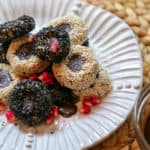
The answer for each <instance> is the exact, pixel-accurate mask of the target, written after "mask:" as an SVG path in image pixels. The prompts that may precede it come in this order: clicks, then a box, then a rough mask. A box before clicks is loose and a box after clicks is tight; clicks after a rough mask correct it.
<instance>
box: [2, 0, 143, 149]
mask: <svg viewBox="0 0 150 150" xmlns="http://www.w3.org/2000/svg"><path fill="white" fill-rule="evenodd" d="M71 10H72V11H74V12H75V13H76V14H78V15H79V16H81V18H82V19H83V20H84V21H85V22H86V24H87V26H88V27H89V38H90V46H91V47H92V48H93V51H94V53H95V56H96V57H97V59H98V60H99V62H101V63H102V64H103V65H104V66H105V67H106V68H107V70H108V72H109V74H110V78H111V81H112V85H113V91H112V92H111V93H110V94H109V96H108V97H107V98H106V99H105V100H104V102H103V103H102V104H101V105H100V106H98V108H97V109H95V110H94V111H93V112H92V113H91V114H90V115H88V116H80V115H79V114H77V115H75V116H74V117H72V118H70V119H69V120H68V121H67V125H66V126H63V127H62V128H61V129H60V130H57V132H55V133H54V134H49V133H47V134H44V135H41V136H39V135H33V134H30V133H28V134H24V133H22V132H21V131H20V130H19V129H18V127H16V126H14V125H12V124H9V123H7V122H6V120H5V118H4V117H3V116H2V117H1V118H0V149H1V150H25V149H27V150H50V149H52V150H79V149H81V148H85V147H89V146H91V145H93V144H95V143H96V142H99V141H102V140H103V139H104V138H106V137H107V136H109V135H110V134H111V133H113V132H114V131H115V130H116V129H117V128H118V127H119V126H120V125H121V124H122V123H123V122H124V121H125V119H126V118H127V116H128V115H129V113H130V112H131V110H132V108H133V106H134V103H135V101H136V99H137V97H138V95H139V92H140V88H141V83H142V61H141V54H140V50H139V47H138V45H137V40H136V37H135V36H134V34H133V32H132V31H131V29H130V28H129V27H128V25H127V24H125V23H124V22H123V21H122V20H121V19H119V18H118V17H116V16H114V15H113V14H111V13H109V12H107V11H106V10H102V9H99V8H97V7H94V6H91V5H89V4H85V3H81V2H77V1H76V0H55V1H54V0H42V1H41V0H0V19H1V21H6V20H8V19H13V18H16V17H18V16H20V15H22V14H27V15H31V16H33V17H34V18H35V19H36V21H37V24H38V25H37V27H40V26H41V25H42V24H44V23H46V22H47V21H49V20H50V19H52V18H54V17H56V16H62V15H64V14H66V13H67V12H69V11H71ZM37 29H38V28H37Z"/></svg>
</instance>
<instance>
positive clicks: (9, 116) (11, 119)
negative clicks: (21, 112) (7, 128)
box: [5, 111, 16, 122]
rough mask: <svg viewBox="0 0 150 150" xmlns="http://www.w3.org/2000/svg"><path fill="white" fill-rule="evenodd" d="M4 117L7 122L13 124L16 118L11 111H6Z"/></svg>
mask: <svg viewBox="0 0 150 150" xmlns="http://www.w3.org/2000/svg"><path fill="white" fill-rule="evenodd" d="M5 115H6V118H7V121H8V122H14V121H15V120H16V117H15V115H14V113H13V112H12V111H7V112H6V114H5Z"/></svg>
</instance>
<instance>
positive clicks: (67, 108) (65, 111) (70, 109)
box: [59, 102, 77, 117]
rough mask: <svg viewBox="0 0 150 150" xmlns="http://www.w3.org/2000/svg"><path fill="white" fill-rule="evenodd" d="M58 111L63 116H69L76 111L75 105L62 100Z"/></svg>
mask: <svg viewBox="0 0 150 150" xmlns="http://www.w3.org/2000/svg"><path fill="white" fill-rule="evenodd" d="M59 111H60V114H61V115H62V116H63V117H70V116H72V115H73V114H75V113H76V112H77V106H76V105H74V104H71V103H67V102H64V103H63V105H62V106H61V107H60V108H59Z"/></svg>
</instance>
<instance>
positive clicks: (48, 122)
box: [46, 113, 55, 124]
mask: <svg viewBox="0 0 150 150" xmlns="http://www.w3.org/2000/svg"><path fill="white" fill-rule="evenodd" d="M54 119H55V117H54V114H53V113H50V114H49V115H48V116H47V118H46V123H47V124H51V123H53V122H54Z"/></svg>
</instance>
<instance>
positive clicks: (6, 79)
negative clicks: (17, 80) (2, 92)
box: [0, 69, 12, 88]
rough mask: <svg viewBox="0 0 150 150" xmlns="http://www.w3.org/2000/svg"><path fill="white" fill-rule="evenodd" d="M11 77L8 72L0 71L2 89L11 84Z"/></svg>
mask: <svg viewBox="0 0 150 150" xmlns="http://www.w3.org/2000/svg"><path fill="white" fill-rule="evenodd" d="M11 81H12V80H11V76H10V74H9V72H7V71H5V70H2V69H0V87H1V88H4V87H6V86H8V85H9V84H10V82H11Z"/></svg>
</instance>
